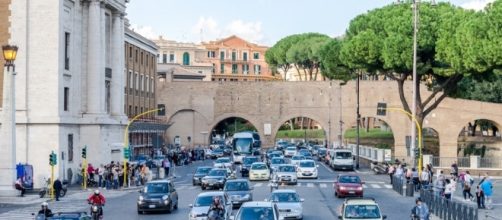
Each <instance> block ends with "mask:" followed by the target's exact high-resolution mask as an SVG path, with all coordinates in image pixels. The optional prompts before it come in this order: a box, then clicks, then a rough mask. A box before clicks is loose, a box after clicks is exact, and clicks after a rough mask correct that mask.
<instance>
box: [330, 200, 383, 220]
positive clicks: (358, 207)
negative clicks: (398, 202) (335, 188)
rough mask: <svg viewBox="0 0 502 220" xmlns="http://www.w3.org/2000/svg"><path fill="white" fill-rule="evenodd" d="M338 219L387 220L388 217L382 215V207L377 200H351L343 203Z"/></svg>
mask: <svg viewBox="0 0 502 220" xmlns="http://www.w3.org/2000/svg"><path fill="white" fill-rule="evenodd" d="M338 219H341V220H346V219H350V220H357V219H364V220H383V219H387V216H386V215H382V214H381V212H380V207H379V206H378V203H377V202H376V201H375V199H372V198H351V199H346V200H345V201H344V202H343V204H342V207H341V212H340V215H339V216H338Z"/></svg>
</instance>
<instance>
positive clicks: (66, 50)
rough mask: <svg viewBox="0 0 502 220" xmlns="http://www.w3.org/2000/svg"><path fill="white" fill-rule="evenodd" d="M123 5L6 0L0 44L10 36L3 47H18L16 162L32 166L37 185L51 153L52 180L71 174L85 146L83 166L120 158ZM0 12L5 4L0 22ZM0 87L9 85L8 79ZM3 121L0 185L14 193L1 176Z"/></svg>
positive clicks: (5, 154) (5, 149) (116, 0)
mask: <svg viewBox="0 0 502 220" xmlns="http://www.w3.org/2000/svg"><path fill="white" fill-rule="evenodd" d="M5 2H6V1H2V4H3V3H5ZM126 2H127V1H126V0H83V1H72V0H44V1H11V2H10V5H9V6H8V7H9V9H10V10H9V11H10V16H7V17H8V18H9V19H8V20H9V21H10V24H9V25H8V27H6V25H5V23H4V21H6V20H5V19H0V20H1V21H0V25H1V27H2V28H1V29H0V33H9V34H10V36H9V35H4V34H1V37H2V39H0V40H3V41H5V39H4V38H5V36H8V43H9V44H12V45H17V46H18V47H19V50H18V56H17V59H16V61H15V64H16V72H17V76H16V81H15V82H16V96H15V99H16V100H15V101H16V109H15V111H16V122H17V123H16V133H17V136H16V137H17V138H16V142H17V148H16V157H15V162H16V163H28V164H31V165H33V167H34V186H35V187H41V186H42V185H43V179H44V177H45V178H46V177H48V176H49V174H50V170H51V169H50V166H49V161H48V160H49V156H48V155H49V154H50V153H51V152H52V151H54V152H55V153H57V155H58V164H57V165H56V167H55V170H56V176H57V177H60V178H65V179H69V178H71V177H74V176H76V172H77V171H78V167H79V165H80V164H81V163H82V161H83V159H82V157H81V150H82V148H83V147H84V146H87V160H88V162H89V163H93V164H96V165H99V164H100V163H109V162H110V161H111V160H119V159H121V158H122V154H121V151H120V150H121V149H122V144H123V143H122V142H123V132H124V126H125V124H126V123H127V117H126V115H125V114H124V106H125V105H124V88H125V83H124V82H125V78H124V66H125V64H124V15H125V8H126V6H125V4H126ZM3 13H5V10H4V5H2V15H1V16H2V17H6V16H5V15H3ZM6 28H7V30H8V31H6ZM3 85H4V86H5V87H7V86H8V87H9V88H10V86H11V85H10V84H9V83H8V82H7V81H4V83H3ZM6 90H7V89H6ZM6 97H8V95H7V94H5V93H4V94H3V98H4V99H5V98H6ZM5 103H8V102H5V101H4V107H5ZM5 109H6V108H4V109H3V110H5ZM1 115H2V116H3V117H2V121H1V123H2V127H1V128H0V132H1V136H2V138H1V139H0V144H1V147H0V155H1V157H2V158H1V159H2V161H3V162H4V163H2V164H1V165H0V166H2V167H1V168H2V169H0V170H1V171H0V172H1V173H0V176H2V178H0V179H2V180H1V181H2V182H1V183H0V185H1V186H0V187H10V188H12V182H11V178H10V176H11V174H10V171H9V172H7V171H6V170H8V169H12V167H11V166H10V164H12V163H11V162H12V160H13V158H12V157H10V155H11V153H10V151H11V150H10V149H11V148H10V143H9V141H7V140H8V139H9V138H8V137H6V136H9V135H12V134H11V133H9V132H8V130H10V129H7V128H8V127H9V126H8V124H9V121H10V120H9V118H8V116H7V115H8V114H7V113H6V112H5V111H4V112H1ZM5 168H7V169H5ZM68 170H72V172H71V173H72V176H69V174H70V172H68ZM4 177H5V178H4ZM7 177H9V178H7ZM73 180H75V178H73Z"/></svg>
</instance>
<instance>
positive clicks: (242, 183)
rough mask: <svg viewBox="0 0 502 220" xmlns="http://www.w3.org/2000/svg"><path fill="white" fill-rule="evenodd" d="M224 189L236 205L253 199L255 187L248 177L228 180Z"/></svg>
mask: <svg viewBox="0 0 502 220" xmlns="http://www.w3.org/2000/svg"><path fill="white" fill-rule="evenodd" d="M223 190H224V192H225V193H226V194H227V195H228V197H230V200H231V201H232V205H233V206H234V207H238V206H240V205H242V203H244V202H249V201H253V192H252V190H253V187H252V186H251V183H249V181H248V180H247V179H236V180H228V181H227V182H226V183H225V187H223Z"/></svg>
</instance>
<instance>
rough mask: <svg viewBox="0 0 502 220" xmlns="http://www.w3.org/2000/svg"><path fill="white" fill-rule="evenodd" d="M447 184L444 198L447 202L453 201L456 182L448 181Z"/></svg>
mask: <svg viewBox="0 0 502 220" xmlns="http://www.w3.org/2000/svg"><path fill="white" fill-rule="evenodd" d="M445 182H446V186H445V188H444V197H445V198H446V199H447V200H451V195H452V193H453V192H454V191H455V190H454V188H455V185H453V184H454V181H453V180H452V179H446V180H445Z"/></svg>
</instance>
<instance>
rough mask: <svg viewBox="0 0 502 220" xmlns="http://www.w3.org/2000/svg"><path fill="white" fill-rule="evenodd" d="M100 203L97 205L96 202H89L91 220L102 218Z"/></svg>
mask: <svg viewBox="0 0 502 220" xmlns="http://www.w3.org/2000/svg"><path fill="white" fill-rule="evenodd" d="M102 209H103V207H102V205H98V204H91V219H92V220H100V219H102V218H103V215H102V213H103V212H102Z"/></svg>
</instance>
